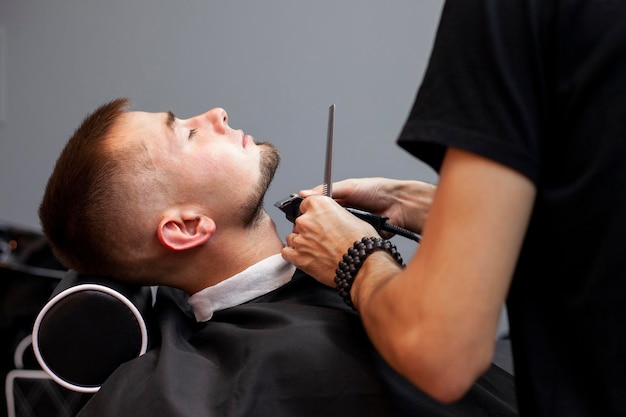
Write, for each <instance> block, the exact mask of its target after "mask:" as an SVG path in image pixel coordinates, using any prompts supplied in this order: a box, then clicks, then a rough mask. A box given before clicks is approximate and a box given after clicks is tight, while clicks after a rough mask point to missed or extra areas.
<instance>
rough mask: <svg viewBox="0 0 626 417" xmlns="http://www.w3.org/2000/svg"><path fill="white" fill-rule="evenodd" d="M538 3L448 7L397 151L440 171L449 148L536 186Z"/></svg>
mask: <svg viewBox="0 0 626 417" xmlns="http://www.w3.org/2000/svg"><path fill="white" fill-rule="evenodd" d="M539 7H542V6H541V5H540V4H539V3H535V2H532V1H531V2H509V1H501V0H452V1H448V2H446V4H445V5H444V8H443V11H442V16H441V20H440V22H439V29H438V31H437V36H436V38H435V44H434V47H433V50H432V53H431V57H430V61H429V64H428V68H427V70H426V73H425V75H424V79H423V82H422V85H421V86H420V88H419V91H418V94H417V97H416V100H415V102H414V105H413V108H412V110H411V112H410V115H409V118H408V120H407V122H406V124H405V126H404V128H403V129H402V131H401V133H400V136H399V139H398V144H399V145H400V146H401V147H403V148H404V149H406V150H407V151H409V152H410V153H411V154H413V155H414V156H416V157H418V158H420V159H421V160H423V161H424V162H426V163H427V164H429V165H430V166H432V167H433V168H434V169H435V170H439V168H440V165H441V162H442V160H443V156H444V153H445V150H446V148H447V147H455V148H459V149H463V150H466V151H469V152H473V153H476V154H478V155H481V156H484V157H487V158H490V159H493V160H496V161H498V162H500V163H503V164H505V165H507V166H509V167H511V168H513V169H515V170H517V171H519V172H521V173H522V174H523V175H525V176H527V177H529V178H530V179H531V180H533V181H536V180H537V179H538V176H539V172H538V171H539V157H540V154H539V151H540V146H539V140H540V135H541V131H542V124H543V123H544V122H545V120H544V118H545V117H546V115H545V114H544V110H543V107H544V105H545V103H546V102H547V100H546V99H547V97H546V92H545V88H544V85H545V82H544V79H545V73H544V71H545V70H544V69H543V68H544V65H545V64H546V63H545V62H543V58H542V57H543V56H544V55H545V51H543V50H542V48H544V46H542V45H544V42H543V41H544V39H542V38H543V37H544V36H545V34H544V33H543V32H542V29H541V28H542V27H544V25H543V24H542V19H541V18H540V17H539V16H540V15H541V13H538V10H536V9H538V8H539Z"/></svg>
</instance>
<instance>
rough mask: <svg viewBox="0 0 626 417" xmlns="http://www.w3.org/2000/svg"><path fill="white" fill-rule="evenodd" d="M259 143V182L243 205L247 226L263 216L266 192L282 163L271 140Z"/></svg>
mask: <svg viewBox="0 0 626 417" xmlns="http://www.w3.org/2000/svg"><path fill="white" fill-rule="evenodd" d="M258 145H259V146H260V148H261V161H260V178H259V182H258V183H257V186H256V187H255V189H254V192H253V193H252V195H250V198H249V199H248V202H247V203H245V204H244V205H243V206H242V207H241V212H242V216H243V224H244V227H245V228H252V227H254V226H255V225H256V223H257V221H258V220H259V219H260V218H261V217H262V214H263V212H264V210H263V200H264V198H265V193H266V192H267V189H268V188H269V186H270V184H271V183H272V179H273V178H274V174H275V173H276V169H277V168H278V164H279V163H280V155H279V153H278V149H276V147H275V146H274V145H272V144H271V143H269V142H260V143H258Z"/></svg>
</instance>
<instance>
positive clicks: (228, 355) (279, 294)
mask: <svg viewBox="0 0 626 417" xmlns="http://www.w3.org/2000/svg"><path fill="white" fill-rule="evenodd" d="M155 321H156V323H157V326H158V331H157V333H160V338H161V340H160V341H159V342H158V343H156V346H153V347H152V348H151V349H150V350H149V351H148V352H147V353H146V354H145V355H143V356H140V357H138V358H136V359H133V360H131V361H129V362H127V363H125V364H124V365H122V366H121V367H119V368H118V369H117V370H116V371H115V372H114V373H113V375H111V377H110V378H109V379H108V380H107V381H106V382H105V384H104V385H103V386H102V388H101V389H100V391H98V392H97V393H96V394H95V395H94V396H93V397H92V398H91V400H90V401H89V402H88V403H87V404H86V406H85V407H84V408H83V410H82V411H81V413H80V414H79V415H80V416H81V417H87V416H115V417H120V416H134V417H139V416H181V417H182V416H207V417H208V416H270V417H281V416H290V417H306V416H312V417H313V416H314V417H334V416H336V417H352V416H376V417H384V416H429V417H430V416H513V415H516V413H515V406H514V396H513V394H512V393H513V385H512V376H511V375H510V374H508V373H506V372H504V371H503V370H501V369H500V368H497V367H496V366H495V365H494V366H492V368H491V369H490V370H489V371H488V372H487V374H485V376H484V377H483V378H482V379H481V380H480V381H479V382H478V383H477V384H476V385H475V386H474V388H473V389H472V390H471V391H470V392H469V393H468V394H467V396H466V397H465V398H464V399H463V400H461V401H459V402H458V403H455V404H451V405H442V404H439V403H437V402H435V401H434V400H432V399H430V398H429V397H427V396H426V395H425V394H423V393H422V392H421V391H419V390H418V389H416V388H414V387H413V386H412V385H411V384H409V383H408V382H407V381H406V380H405V379H404V378H403V377H401V376H399V375H398V374H397V373H395V372H394V371H393V370H391V368H390V367H389V366H387V365H386V363H385V362H384V361H383V360H382V359H381V357H380V356H379V355H378V354H377V353H376V352H375V350H374V348H373V347H372V345H371V343H370V342H369V340H368V339H367V336H366V334H365V332H364V330H363V327H362V325H361V323H360V320H359V317H358V315H357V314H356V313H355V312H354V311H352V310H351V309H350V308H348V307H347V306H345V304H344V303H343V301H342V300H341V298H340V297H339V296H338V295H337V293H336V291H335V290H334V289H332V288H329V287H326V286H324V285H322V284H319V283H318V282H317V281H315V280H314V279H312V278H311V277H309V276H307V275H305V274H304V273H302V272H300V271H297V272H296V273H295V275H294V278H293V280H292V281H291V282H289V283H287V284H286V285H284V286H282V287H281V288H279V289H277V290H275V291H272V292H270V293H268V294H266V295H263V296H261V297H258V298H256V299H254V300H252V301H250V302H248V303H245V304H242V305H239V306H236V307H232V308H228V309H226V310H222V311H219V312H216V313H215V314H214V316H213V318H212V319H211V320H210V321H208V322H204V323H198V322H196V321H195V319H194V317H193V314H192V313H191V309H190V307H189V304H187V297H186V295H184V294H183V293H182V292H180V291H178V290H174V289H171V288H164V287H163V288H160V289H159V293H158V297H157V302H156V304H155Z"/></svg>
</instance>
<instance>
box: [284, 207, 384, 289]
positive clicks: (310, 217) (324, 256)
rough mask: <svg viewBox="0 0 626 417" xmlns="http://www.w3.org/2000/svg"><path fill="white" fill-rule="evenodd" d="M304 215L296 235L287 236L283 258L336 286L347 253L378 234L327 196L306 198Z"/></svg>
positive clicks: (295, 224) (296, 223)
mask: <svg viewBox="0 0 626 417" xmlns="http://www.w3.org/2000/svg"><path fill="white" fill-rule="evenodd" d="M300 212H301V213H302V214H301V215H300V216H298V217H297V218H296V221H295V223H294V227H293V233H290V234H289V235H287V239H286V241H287V246H286V247H284V248H283V251H282V255H283V258H285V260H286V261H288V262H291V263H292V264H294V265H295V266H296V267H298V268H300V269H301V270H303V271H304V272H306V273H307V274H309V275H311V276H312V277H314V278H315V279H317V280H318V281H320V282H321V283H323V284H326V285H328V286H331V287H334V286H335V283H334V281H333V279H334V277H335V271H336V269H337V264H338V263H339V261H340V260H341V258H342V257H343V254H344V253H346V252H347V250H348V248H350V247H352V245H353V244H354V242H355V241H357V240H361V238H362V237H364V236H378V233H377V232H376V230H375V229H374V228H373V227H372V226H371V225H370V224H369V223H366V222H364V221H363V220H361V219H359V218H357V217H356V216H354V215H352V214H351V213H350V212H348V211H347V210H345V209H344V208H343V207H341V206H340V205H338V204H337V203H336V202H335V201H333V200H332V199H330V198H328V197H325V196H321V195H312V196H311V197H308V198H305V199H304V200H303V201H302V203H301V204H300Z"/></svg>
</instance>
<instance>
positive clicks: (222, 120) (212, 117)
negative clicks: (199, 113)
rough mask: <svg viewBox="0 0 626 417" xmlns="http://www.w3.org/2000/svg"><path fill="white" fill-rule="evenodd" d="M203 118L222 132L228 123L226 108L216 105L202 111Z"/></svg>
mask: <svg viewBox="0 0 626 417" xmlns="http://www.w3.org/2000/svg"><path fill="white" fill-rule="evenodd" d="M204 118H205V120H207V121H208V122H209V123H211V124H212V125H213V128H214V129H215V130H216V131H217V132H219V133H224V132H225V131H226V126H227V125H228V114H227V113H226V110H224V109H222V108H220V107H216V108H214V109H211V110H209V111H208V112H206V113H204Z"/></svg>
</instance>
